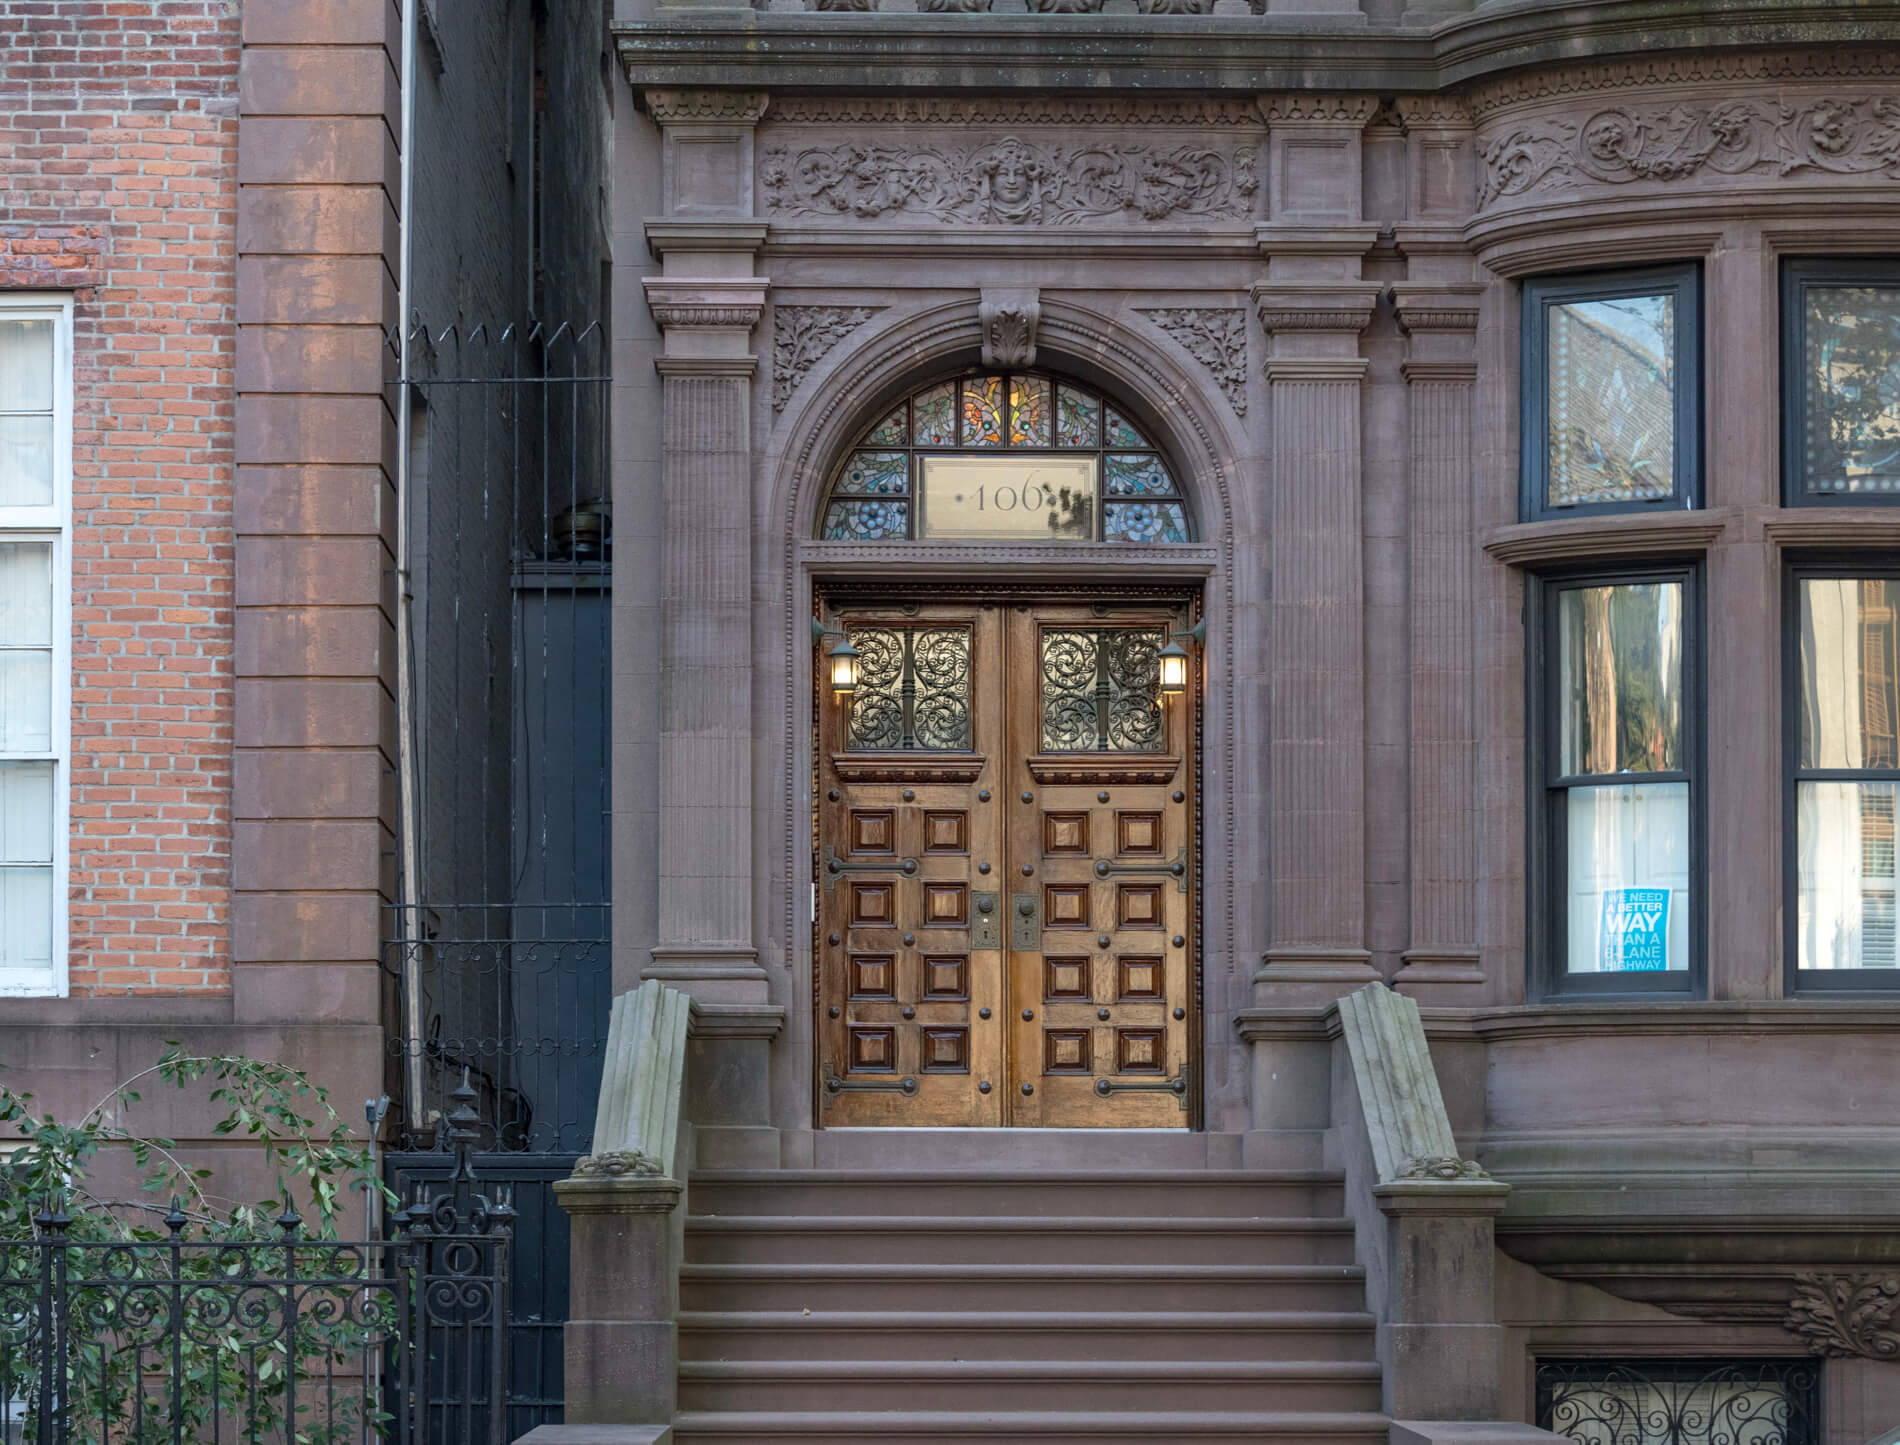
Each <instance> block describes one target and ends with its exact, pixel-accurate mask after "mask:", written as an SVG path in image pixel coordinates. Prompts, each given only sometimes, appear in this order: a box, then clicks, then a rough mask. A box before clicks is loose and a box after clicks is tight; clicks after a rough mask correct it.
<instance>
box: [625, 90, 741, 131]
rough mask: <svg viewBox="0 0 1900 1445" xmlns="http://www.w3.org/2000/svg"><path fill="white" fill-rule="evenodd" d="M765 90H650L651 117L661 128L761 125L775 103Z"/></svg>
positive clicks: (647, 100) (649, 111) (648, 105)
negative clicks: (692, 124) (679, 125)
mask: <svg viewBox="0 0 1900 1445" xmlns="http://www.w3.org/2000/svg"><path fill="white" fill-rule="evenodd" d="M771 99H772V98H771V96H770V94H769V93H767V92H766V91H763V90H649V91H647V92H646V103H647V114H648V115H650V116H652V117H653V118H654V119H655V120H656V121H658V122H659V123H660V124H661V125H675V124H679V123H681V122H699V123H702V124H704V123H714V124H718V123H725V124H732V125H757V124H758V123H759V121H760V120H761V119H762V118H763V117H764V115H765V108H766V106H768V105H769V104H771Z"/></svg>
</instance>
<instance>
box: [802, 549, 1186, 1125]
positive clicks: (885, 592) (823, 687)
mask: <svg viewBox="0 0 1900 1445" xmlns="http://www.w3.org/2000/svg"><path fill="white" fill-rule="evenodd" d="M1206 588H1207V582H1206V581H1205V580H1200V579H1194V580H1166V581H1161V580H1157V581H1153V582H1141V581H1137V580H1135V579H1133V578H1132V577H1131V578H1129V579H1128V580H1126V581H1122V580H1117V581H1113V582H1085V581H1070V580H1062V579H1054V580H1050V581H1029V580H1024V579H1021V578H980V577H979V578H971V577H939V578H916V577H906V578H889V577H847V578H837V579H825V578H821V577H814V578H812V581H811V608H812V611H811V616H812V620H813V622H814V623H816V624H817V625H818V627H820V628H822V629H823V630H824V631H825V632H827V633H830V634H834V635H835V633H836V632H837V630H838V629H837V618H838V614H839V612H840V611H841V610H843V609H844V608H849V607H870V606H877V605H891V604H898V605H901V604H903V603H906V602H920V601H932V602H942V601H946V600H954V601H959V602H961V601H966V600H967V601H971V602H998V603H1004V602H1008V603H1054V602H1069V603H1074V602H1084V601H1086V602H1095V601H1101V602H1116V603H1120V604H1122V605H1134V604H1144V603H1145V604H1149V605H1158V606H1166V607H1183V608H1185V609H1186V613H1187V623H1188V626H1190V627H1191V626H1193V625H1195V624H1196V623H1199V622H1201V621H1203V620H1205V618H1206V616H1207V610H1206V608H1207V602H1206ZM1207 656H1208V650H1207V649H1206V648H1203V649H1202V653H1201V666H1200V667H1198V668H1190V669H1189V673H1188V685H1189V688H1190V689H1191V692H1192V695H1193V697H1194V702H1195V708H1194V727H1193V736H1192V737H1191V738H1189V739H1187V748H1186V755H1185V757H1184V759H1183V761H1184V763H1185V764H1186V765H1187V766H1188V767H1189V768H1191V769H1192V777H1193V780H1194V785H1193V787H1192V788H1191V789H1190V790H1189V794H1188V797H1189V808H1190V812H1189V819H1188V827H1189V831H1190V834H1191V836H1192V838H1193V858H1194V868H1193V873H1192V875H1191V876H1192V879H1193V893H1192V907H1191V917H1192V920H1193V927H1192V929H1191V931H1190V935H1189V936H1190V940H1191V947H1190V950H1189V958H1188V971H1189V973H1188V976H1189V1002H1188V1008H1189V1027H1188V1030H1187V1067H1188V1078H1189V1085H1188V1100H1187V1114H1188V1125H1187V1127H1188V1132H1190V1133H1201V1132H1204V1131H1205V1130H1206V1127H1207V1123H1206V1115H1207V1085H1206V1074H1205V1054H1206V1039H1205V1037H1204V1028H1205V1018H1206V1008H1205V1003H1206V982H1205V959H1206V938H1205V935H1206V896H1207V890H1206V888H1205V886H1204V884H1203V879H1202V868H1201V864H1202V860H1203V858H1204V856H1205V852H1204V849H1205V842H1206V837H1205V833H1206V818H1207V806H1206V799H1205V797H1204V788H1203V782H1204V772H1203V768H1202V754H1203V750H1204V746H1205V740H1206V731H1207V707H1206V703H1207V688H1206V660H1207ZM824 666H825V664H824V648H823V647H822V646H820V645H819V644H818V643H817V641H816V640H815V639H814V642H813V645H812V647H811V662H810V694H809V696H810V704H809V717H808V718H807V722H806V727H807V732H806V739H807V751H808V753H809V758H808V763H809V778H808V783H809V793H808V796H807V800H806V802H807V806H808V808H809V809H810V814H809V816H810V819H811V838H810V852H809V866H810V869H811V874H810V876H811V877H812V878H813V879H814V880H815V879H817V878H818V877H819V876H820V873H819V868H820V854H821V851H822V848H823V838H822V827H823V809H822V808H821V806H820V797H821V788H822V775H823V771H824V739H823V728H822V709H823V706H824V701H825V699H826V697H828V696H829V694H830V680H829V678H828V677H827V676H826V675H825V672H824ZM814 886H815V885H814ZM810 929H811V934H810V938H809V945H810V982H809V990H808V992H809V1004H810V1010H811V1018H810V1028H811V1037H812V1039H813V1040H814V1047H813V1048H812V1050H811V1057H810V1059H809V1060H808V1061H807V1075H808V1083H809V1087H810V1090H811V1094H810V1108H811V1121H812V1123H811V1127H812V1128H813V1129H815V1130H821V1129H823V1128H825V1119H824V1097H823V1094H824V1083H823V1080H822V1078H821V1077H820V1075H821V1073H822V1062H821V1059H820V1053H821V1050H820V1049H819V1048H818V1047H816V1040H817V1039H818V1037H819V1036H820V1031H821V1029H822V1028H823V1013H824V998H823V978H822V975H823V970H822V967H821V964H820V960H821V958H822V948H823V944H822V938H821V929H820V926H819V918H818V912H817V909H816V908H813V909H812V910H811V921H810ZM870 1127H876V1126H870ZM1000 1127H1003V1128H1008V1127H1010V1126H1008V1125H1002V1126H1000Z"/></svg>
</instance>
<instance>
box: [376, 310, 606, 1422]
mask: <svg viewBox="0 0 1900 1445" xmlns="http://www.w3.org/2000/svg"><path fill="white" fill-rule="evenodd" d="M398 343H399V338H397V337H394V336H392V337H391V338H390V345H391V359H392V362H394V363H397V364H398V365H397V369H398V370H399V371H400V370H401V368H400V362H401V349H400V347H399V344H398ZM607 381H608V378H607V366H606V338H605V335H604V333H603V332H602V330H601V328H600V327H599V326H598V325H589V326H586V327H584V328H581V329H579V330H575V329H573V328H570V327H567V326H561V327H558V328H545V327H542V326H538V325H537V326H529V327H522V328H516V327H507V328H502V329H499V330H490V329H489V328H487V327H483V326H477V327H475V328H474V329H473V330H471V331H467V332H464V331H462V330H460V329H458V328H455V327H450V328H447V329H444V330H440V331H431V330H430V329H428V328H427V327H424V326H422V325H420V324H418V325H416V326H415V327H413V328H412V330H411V332H410V334H409V338H408V366H407V376H406V379H405V380H399V381H398V382H397V383H396V385H397V388H398V392H399V395H400V396H401V397H402V402H401V404H402V406H403V407H404V409H405V412H406V415H407V417H408V437H409V447H408V453H407V456H408V468H407V470H408V485H407V489H406V498H405V503H404V505H405V508H406V515H405V526H404V533H405V538H406V545H405V548H404V553H405V555H404V556H403V558H402V562H401V569H400V570H401V598H400V602H399V613H400V621H399V626H401V627H402V628H403V629H404V635H405V639H406V642H405V648H406V653H407V656H408V657H409V658H410V659H412V661H411V665H410V666H409V668H408V669H407V672H406V673H405V675H404V676H403V677H402V678H401V679H400V685H401V687H402V688H403V690H404V694H405V705H404V708H403V714H404V718H405V728H404V755H405V756H404V764H403V769H402V773H403V776H402V779H401V782H402V795H403V801H404V812H405V822H404V833H403V846H402V848H401V850H400V851H401V862H402V871H403V876H404V882H403V889H402V902H401V904H400V905H399V906H398V907H396V908H394V909H392V910H391V911H390V916H389V924H388V928H387V930H386V932H385V935H384V937H385V943H384V961H385V970H386V976H387V978H388V983H389V1014H390V1018H389V1030H388V1032H389V1040H390V1043H389V1058H388V1083H387V1091H388V1093H389V1094H390V1096H391V1099H392V1101H393V1107H392V1109H391V1111H390V1119H391V1124H390V1130H391V1132H390V1137H389V1143H390V1153H389V1154H388V1155H387V1156H386V1167H387V1170H388V1178H389V1179H390V1180H391V1182H392V1183H395V1184H397V1185H398V1186H399V1187H404V1188H406V1187H408V1186H409V1185H410V1184H411V1183H413V1182H415V1181H430V1180H439V1179H441V1178H443V1177H445V1175H446V1173H447V1171H448V1169H449V1167H450V1163H449V1160H448V1157H447V1155H446V1153H445V1152H444V1151H443V1148H442V1147H441V1144H440V1142H439V1128H440V1124H441V1120H442V1118H443V1114H444V1099H445V1097H446V1095H445V1091H446V1090H447V1089H448V1088H449V1087H451V1086H452V1085H453V1083H454V1081H455V1080H457V1079H459V1078H461V1077H463V1076H464V1075H466V1076H467V1077H468V1078H469V1079H470V1080H472V1082H473V1085H474V1087H475V1089H476V1091H477V1093H478V1094H479V1096H480V1101H481V1109H482V1113H483V1115H484V1116H485V1117H487V1118H490V1119H492V1120H494V1121H495V1122H494V1124H493V1126H492V1132H489V1133H487V1134H485V1135H484V1137H483V1139H482V1141H481V1144H480V1151H481V1152H480V1163H481V1168H482V1172H483V1177H485V1178H489V1179H495V1180H506V1181H508V1183H509V1184H510V1185H511V1186H512V1188H513V1190H514V1195H515V1200H516V1204H517V1207H518V1209H519V1210H520V1219H519V1222H518V1224H517V1228H516V1241H517V1249H518V1251H519V1254H520V1257H521V1258H522V1259H523V1260H524V1261H526V1262H528V1265H527V1267H526V1268H525V1269H524V1272H523V1279H522V1280H521V1281H520V1282H519V1283H518V1285H517V1289H516V1291H515V1295H514V1313H513V1316H512V1319H511V1327H510V1336H511V1345H510V1375H509V1379H508V1382H507V1393H508V1396H509V1399H510V1401H511V1402H512V1403H511V1404H510V1406H509V1412H510V1416H511V1420H512V1427H511V1428H513V1429H514V1430H515V1431H516V1433H520V1432H523V1431H525V1430H527V1429H529V1428H531V1427H532V1426H534V1425H536V1424H541V1423H557V1422H559V1420H560V1419H561V1413H560V1394H561V1386H560V1382H561V1333H560V1327H561V1324H562V1322H563V1321H564V1320H565V1319H566V1316H567V1221H566V1217H565V1216H564V1215H563V1214H562V1213H561V1210H560V1209H559V1207H558V1206H557V1205H556V1204H555V1202H554V1197H553V1193H552V1190H551V1188H550V1187H549V1186H550V1185H551V1184H552V1182H553V1181H554V1180H555V1179H559V1178H563V1177H565V1176H566V1175H567V1174H568V1173H569V1172H570V1170H571V1169H572V1167H573V1165H574V1163H575V1161H576V1160H577V1159H578V1158H579V1157H580V1156H581V1155H582V1154H583V1153H585V1152H586V1150H587V1147H588V1144H589V1141H590V1140H591V1138H592V1134H593V1112H594V1102H595V1097H596V1095H597V1093H598V1090H599V1086H600V1070H601V1051H602V1047H603V1045H604V1043H605V1040H606V1029H607V1016H608V1011H609V1008H610V1006H611V1003H612V997H611V974H610V958H609V942H608V941H609V937H610V927H609V917H610V909H609V901H608V900H609V880H608V843H609V829H608V820H609V798H608V793H609V776H608V757H607V736H608V726H607V724H608V702H609V697H608V680H609V677H610V675H611V668H610V664H609V657H608V642H609V636H610V632H609V616H608V613H609V608H610V604H611V599H612V545H613V543H612V530H611V524H610V516H609V509H608V502H607V490H608V487H607V479H608V470H607V450H606V444H607V438H606V425H605V423H606V416H607V400H608V395H607Z"/></svg>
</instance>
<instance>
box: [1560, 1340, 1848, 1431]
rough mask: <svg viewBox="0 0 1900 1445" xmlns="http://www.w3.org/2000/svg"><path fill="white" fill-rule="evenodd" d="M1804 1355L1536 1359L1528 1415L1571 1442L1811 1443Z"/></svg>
mask: <svg viewBox="0 0 1900 1445" xmlns="http://www.w3.org/2000/svg"><path fill="white" fill-rule="evenodd" d="M1819 1411H1820V1370H1819V1368H1818V1366H1817V1364H1816V1362H1815V1361H1813V1360H1745V1359H1724V1360H1717V1359H1654V1360H1539V1361H1538V1362H1537V1423H1538V1424H1539V1425H1540V1426H1541V1427H1543V1428H1544V1429H1546V1430H1550V1431H1553V1432H1555V1433H1556V1434H1559V1435H1568V1436H1569V1437H1570V1438H1571V1439H1572V1440H1575V1441H1576V1442H1577V1445H1819V1441H1820V1429H1819Z"/></svg>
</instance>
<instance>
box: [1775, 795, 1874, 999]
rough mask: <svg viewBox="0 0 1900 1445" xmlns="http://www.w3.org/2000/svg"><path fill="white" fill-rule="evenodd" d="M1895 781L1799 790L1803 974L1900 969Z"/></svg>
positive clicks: (1798, 871)
mask: <svg viewBox="0 0 1900 1445" xmlns="http://www.w3.org/2000/svg"><path fill="white" fill-rule="evenodd" d="M1896 790H1897V789H1896V785H1895V784H1893V783H1802V784H1800V785H1799V786H1798V787H1797V789H1796V792H1795V812H1796V815H1797V816H1796V824H1795V826H1796V830H1797V835H1798V836H1797V841H1796V850H1797V858H1796V863H1795V874H1796V879H1797V882H1796V889H1797V893H1798V897H1797V900H1796V907H1797V908H1798V909H1799V917H1798V922H1797V927H1798V931H1799V933H1800V940H1801V963H1800V966H1801V967H1802V968H1895V967H1900V958H1896V956H1895V947H1894V836H1893V824H1894V794H1895V792H1896Z"/></svg>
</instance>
